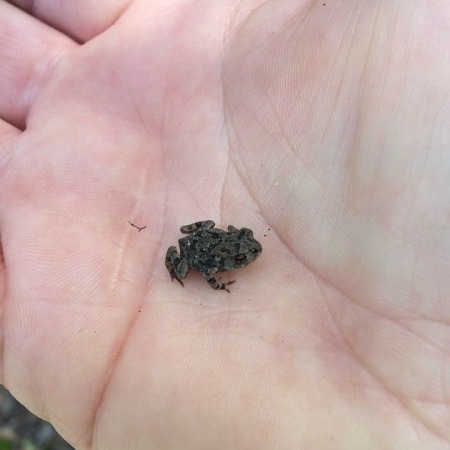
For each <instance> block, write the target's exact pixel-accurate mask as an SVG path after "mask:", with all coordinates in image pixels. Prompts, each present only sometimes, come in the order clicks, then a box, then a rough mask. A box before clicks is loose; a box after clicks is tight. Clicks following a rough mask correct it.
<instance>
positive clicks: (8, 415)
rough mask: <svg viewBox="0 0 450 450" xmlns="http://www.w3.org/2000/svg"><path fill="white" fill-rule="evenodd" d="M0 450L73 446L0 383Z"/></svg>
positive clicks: (67, 449)
mask: <svg viewBox="0 0 450 450" xmlns="http://www.w3.org/2000/svg"><path fill="white" fill-rule="evenodd" d="M0 450H73V447H72V446H70V445H69V444H68V443H67V442H66V441H65V440H64V439H63V438H62V437H61V436H60V435H59V434H58V433H57V432H56V431H55V429H54V428H53V427H52V426H51V425H50V424H49V423H48V422H46V421H45V420H42V419H39V418H38V417H36V416H35V415H34V414H32V413H31V412H30V411H28V410H27V409H26V408H25V407H24V406H22V405H21V404H20V403H19V402H18V401H17V400H16V399H15V398H14V397H13V396H12V395H11V394H10V393H9V392H8V391H7V390H6V389H5V388H4V387H3V386H2V385H0Z"/></svg>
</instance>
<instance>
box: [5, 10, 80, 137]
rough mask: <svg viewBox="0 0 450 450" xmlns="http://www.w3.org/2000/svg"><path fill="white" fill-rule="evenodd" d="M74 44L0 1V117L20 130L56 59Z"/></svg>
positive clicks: (57, 32)
mask: <svg viewBox="0 0 450 450" xmlns="http://www.w3.org/2000/svg"><path fill="white" fill-rule="evenodd" d="M77 45H78V44H75V43H74V42H73V41H72V40H71V39H69V38H68V37H67V36H65V35H63V34H62V33H60V32H59V31H56V30H54V29H52V28H50V27H49V26H48V25H45V24H43V23H42V22H40V21H39V20H37V19H35V18H33V17H31V16H29V15H28V14H26V13H24V12H23V11H21V10H20V9H17V8H16V7H14V6H12V5H10V4H8V3H6V2H0V62H1V64H0V118H1V119H3V120H5V121H7V122H9V123H10V124H12V125H14V126H16V127H17V128H22V129H23V128H24V126H25V118H26V115H27V112H28V110H29V107H30V104H32V103H33V101H34V100H35V98H36V96H37V95H38V94H39V93H40V92H41V91H42V89H43V87H44V86H45V84H46V83H47V80H48V79H49V77H50V75H51V74H52V72H53V69H54V67H55V65H56V64H57V62H58V60H59V58H60V57H61V55H62V54H64V53H65V52H66V51H67V50H68V49H72V48H74V47H75V46H77Z"/></svg>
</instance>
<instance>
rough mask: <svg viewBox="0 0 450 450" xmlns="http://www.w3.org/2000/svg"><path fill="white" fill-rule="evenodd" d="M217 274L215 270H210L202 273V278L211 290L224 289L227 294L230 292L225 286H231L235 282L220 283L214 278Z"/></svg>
mask: <svg viewBox="0 0 450 450" xmlns="http://www.w3.org/2000/svg"><path fill="white" fill-rule="evenodd" d="M216 273H217V269H211V270H210V271H209V272H207V273H204V274H203V276H204V277H205V278H206V281H207V282H208V284H209V285H210V286H211V287H212V288H213V289H225V290H226V291H227V292H228V293H230V290H229V289H227V286H228V285H230V284H233V283H234V282H235V281H236V280H233V281H228V283H220V282H219V281H217V280H216V279H215V278H214V274H216Z"/></svg>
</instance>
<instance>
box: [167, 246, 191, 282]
mask: <svg viewBox="0 0 450 450" xmlns="http://www.w3.org/2000/svg"><path fill="white" fill-rule="evenodd" d="M166 267H167V270H168V271H169V273H170V278H172V281H173V280H174V279H175V280H177V281H178V283H180V284H181V286H183V287H184V284H183V282H182V281H181V280H182V279H183V278H186V275H187V273H188V270H189V265H188V263H187V261H186V259H184V258H183V259H182V258H180V256H179V255H178V251H177V248H176V247H175V246H173V245H172V247H169V248H168V249H167V253H166Z"/></svg>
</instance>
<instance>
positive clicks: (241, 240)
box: [166, 220, 262, 292]
mask: <svg viewBox="0 0 450 450" xmlns="http://www.w3.org/2000/svg"><path fill="white" fill-rule="evenodd" d="M214 226H215V223H214V222H213V221H212V220H205V221H202V222H196V223H193V224H191V225H184V226H182V227H181V228H180V231H181V232H182V233H183V234H187V235H188V236H186V237H184V238H181V239H179V240H178V244H179V246H180V254H179V255H178V252H177V248H176V247H174V246H172V247H169V248H168V249H167V253H166V267H167V270H168V271H169V273H170V276H171V278H172V281H173V280H174V279H175V280H177V281H178V282H179V283H180V284H181V286H184V284H183V282H182V281H181V280H182V279H183V278H186V275H187V273H188V271H189V270H190V269H192V270H196V271H197V272H200V273H202V274H203V276H204V277H205V278H206V280H207V281H208V283H209V285H210V286H211V287H212V288H213V289H225V290H226V291H228V292H230V291H229V290H228V288H227V286H228V285H229V284H232V283H234V281H229V282H228V283H220V282H218V281H217V280H216V279H215V278H214V275H215V274H216V273H217V272H227V271H228V270H232V269H240V268H241V267H245V266H247V265H248V264H250V263H251V262H253V261H254V260H255V259H256V258H257V257H258V256H259V255H260V254H261V251H262V247H261V244H260V243H259V242H258V241H257V240H255V239H254V238H253V232H252V230H249V229H248V228H241V229H240V230H238V229H237V228H235V227H233V225H229V226H228V231H223V230H219V229H218V228H214Z"/></svg>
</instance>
